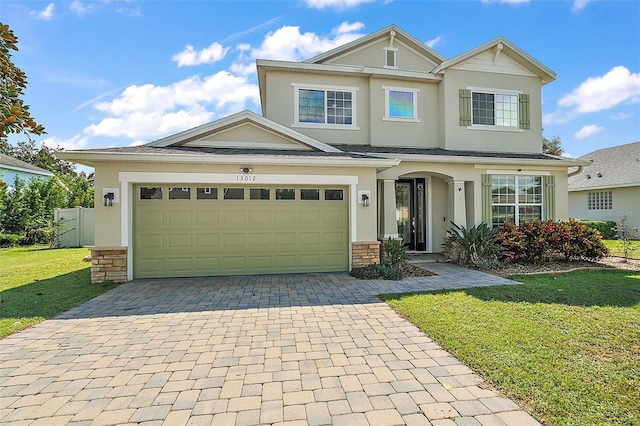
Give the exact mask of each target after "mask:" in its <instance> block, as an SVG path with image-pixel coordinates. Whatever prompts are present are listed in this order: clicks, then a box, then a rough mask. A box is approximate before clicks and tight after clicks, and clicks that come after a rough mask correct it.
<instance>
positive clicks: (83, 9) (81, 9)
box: [69, 0, 89, 17]
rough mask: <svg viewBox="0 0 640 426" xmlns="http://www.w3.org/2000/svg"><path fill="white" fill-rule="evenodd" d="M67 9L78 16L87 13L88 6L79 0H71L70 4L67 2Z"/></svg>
mask: <svg viewBox="0 0 640 426" xmlns="http://www.w3.org/2000/svg"><path fill="white" fill-rule="evenodd" d="M69 9H70V10H71V11H72V12H73V13H74V14H76V15H78V16H80V17H82V16H84V15H86V14H87V13H89V8H88V7H87V6H85V5H84V4H82V2H81V1H80V0H73V1H72V2H71V4H69Z"/></svg>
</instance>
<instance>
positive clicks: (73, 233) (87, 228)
mask: <svg viewBox="0 0 640 426" xmlns="http://www.w3.org/2000/svg"><path fill="white" fill-rule="evenodd" d="M54 219H55V221H56V223H58V224H59V226H58V228H57V230H56V237H57V241H58V247H86V246H92V245H93V230H94V220H93V209H85V208H83V207H75V208H72V209H55V211H54Z"/></svg>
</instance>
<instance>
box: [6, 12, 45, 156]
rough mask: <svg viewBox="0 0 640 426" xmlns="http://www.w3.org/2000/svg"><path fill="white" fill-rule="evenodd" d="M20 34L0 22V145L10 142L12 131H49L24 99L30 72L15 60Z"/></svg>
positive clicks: (34, 132) (39, 132)
mask: <svg viewBox="0 0 640 426" xmlns="http://www.w3.org/2000/svg"><path fill="white" fill-rule="evenodd" d="M17 43H18V38H17V37H16V36H15V34H14V33H13V31H12V30H11V29H10V28H9V26H8V25H5V24H3V23H1V22H0V145H6V144H7V142H6V139H7V135H8V134H9V133H23V132H24V133H26V134H29V133H33V134H35V135H41V134H43V133H45V131H44V127H43V126H42V125H40V124H38V123H36V121H35V120H34V119H33V118H32V117H31V114H30V113H29V105H25V104H24V101H23V100H22V99H21V98H22V96H24V89H25V88H26V87H27V76H26V74H25V73H24V72H23V71H22V70H21V69H20V68H18V67H16V66H15V64H14V63H13V62H12V60H11V56H12V55H11V51H12V50H15V51H17V50H18V47H17Z"/></svg>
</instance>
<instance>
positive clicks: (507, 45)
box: [433, 36, 556, 84]
mask: <svg viewBox="0 0 640 426" xmlns="http://www.w3.org/2000/svg"><path fill="white" fill-rule="evenodd" d="M446 69H463V70H472V71H482V72H493V73H500V74H516V75H526V76H537V77H539V78H540V79H541V80H542V84H546V83H549V82H551V81H553V80H555V78H556V73H555V72H553V71H552V70H551V69H549V68H547V67H546V66H545V65H543V64H542V63H540V62H538V61H537V60H536V59H534V58H533V57H532V56H530V55H529V54H527V53H526V52H524V51H523V50H521V49H520V48H519V47H517V46H516V45H515V44H513V43H511V42H510V41H509V40H507V39H506V38H504V37H502V36H501V37H497V38H495V39H493V40H491V41H489V42H487V43H484V44H482V45H480V46H478V47H476V48H474V49H471V50H468V51H467V52H464V53H462V54H460V55H458V56H455V57H453V58H451V59H449V60H448V61H444V62H442V63H441V64H440V65H438V66H437V67H436V68H435V69H434V70H433V73H434V74H438V73H441V72H444V71H445V70H446Z"/></svg>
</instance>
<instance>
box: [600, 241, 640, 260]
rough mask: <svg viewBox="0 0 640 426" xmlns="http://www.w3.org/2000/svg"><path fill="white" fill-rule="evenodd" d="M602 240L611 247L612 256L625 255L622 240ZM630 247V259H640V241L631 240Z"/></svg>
mask: <svg viewBox="0 0 640 426" xmlns="http://www.w3.org/2000/svg"><path fill="white" fill-rule="evenodd" d="M602 242H603V243H604V244H605V245H606V246H607V247H608V248H609V251H610V252H611V255H612V256H620V257H624V252H623V250H622V243H623V241H622V240H602ZM630 248H631V250H630V251H629V259H640V241H631V245H630Z"/></svg>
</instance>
